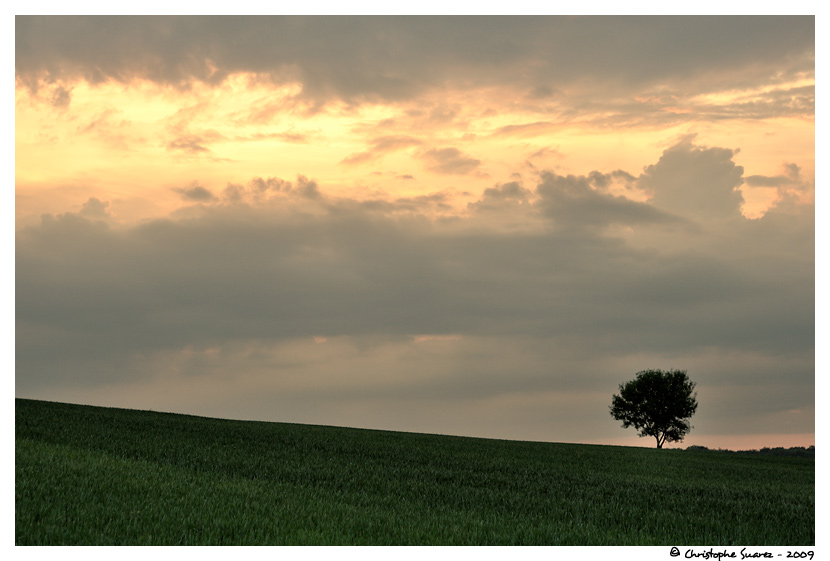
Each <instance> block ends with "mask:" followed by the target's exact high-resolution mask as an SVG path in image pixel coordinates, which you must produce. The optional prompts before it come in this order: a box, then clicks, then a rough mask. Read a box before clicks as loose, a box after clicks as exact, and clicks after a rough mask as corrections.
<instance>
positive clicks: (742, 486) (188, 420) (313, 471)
mask: <svg viewBox="0 0 830 561" xmlns="http://www.w3.org/2000/svg"><path fill="white" fill-rule="evenodd" d="M814 489H815V461H814V460H813V459H810V458H794V457H771V456H760V455H745V454H727V453H718V452H712V451H689V450H685V451H684V450H657V449H649V448H631V447H617V446H593V445H579V444H554V443H539V442H515V441H505V440H488V439H477V438H461V437H451V436H436V435H426V434H412V433H398V432H386V431H375V430H360V429H347V428H336V427H323V426H310V425H294V424H283V423H262V422H250V421H229V420H219V419H208V418H201V417H191V416H186V415H174V414H166V413H154V412H145V411H132V410H123V409H109V408H101V407H89V406H79V405H69V404H61V403H50V402H42V401H33V400H23V399H17V400H15V542H16V544H17V545H38V544H41V545H46V544H54V545H59V544H64V545H69V544H79V545H81V544H82V545H97V544H101V545H115V544H125V545H126V544H130V545H153V544H156V545H220V544H226V545H245V544H257V545H303V544H317V545H321V544H332V545H336V544H344V545H345V544H356V545H360V544H367V545H369V544H373V545H397V544H401V545H428V544H437V545H522V544H528V545H530V544H533V545H678V544H681V545H813V544H814V543H815V494H814V493H815V491H814Z"/></svg>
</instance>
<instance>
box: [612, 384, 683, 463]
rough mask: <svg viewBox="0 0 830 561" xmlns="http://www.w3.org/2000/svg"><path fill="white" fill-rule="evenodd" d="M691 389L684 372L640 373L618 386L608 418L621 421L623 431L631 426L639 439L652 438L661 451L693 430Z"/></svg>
mask: <svg viewBox="0 0 830 561" xmlns="http://www.w3.org/2000/svg"><path fill="white" fill-rule="evenodd" d="M694 389H695V383H694V382H692V381H691V380H689V377H688V376H687V375H686V371H685V370H671V371H669V372H663V371H662V370H643V371H642V372H638V373H637V377H636V378H634V379H633V380H631V381H630V382H626V383H625V384H621V385H620V395H614V398H613V400H612V402H611V416H613V417H614V418H615V419H617V420H618V421H622V422H623V424H622V426H623V428H626V429H627V428H628V427H630V426H633V427H634V428H635V429H637V430H638V431H639V432H640V436H641V437H642V436H653V437H654V438H656V439H657V447H658V448H662V447H663V444H665V443H666V442H680V441H681V440H683V437H684V436H686V433H688V432H689V431H690V430H692V425H690V424H689V419H690V418H691V417H692V415H694V414H695V410H697V399H696V398H697V393H695V394H694V395H693V394H692V391H694Z"/></svg>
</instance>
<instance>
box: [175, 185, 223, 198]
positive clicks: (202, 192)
mask: <svg viewBox="0 0 830 561" xmlns="http://www.w3.org/2000/svg"><path fill="white" fill-rule="evenodd" d="M173 191H175V192H177V193H179V194H181V196H182V198H183V199H185V200H188V201H194V202H209V201H213V200H215V199H216V197H214V196H213V193H211V192H210V190H208V189H205V188H204V187H202V186H201V185H198V184H196V183H195V182H194V183H193V184H192V185H191V186H190V187H188V188H183V187H176V188H174V189H173Z"/></svg>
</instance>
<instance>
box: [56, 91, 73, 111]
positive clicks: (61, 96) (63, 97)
mask: <svg viewBox="0 0 830 561" xmlns="http://www.w3.org/2000/svg"><path fill="white" fill-rule="evenodd" d="M71 100H72V96H71V95H70V90H67V89H66V88H64V87H63V86H57V87H56V88H55V91H54V92H53V93H52V105H53V106H55V107H59V108H63V109H65V108H67V107H69V102H70V101H71Z"/></svg>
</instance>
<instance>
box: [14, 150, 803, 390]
mask: <svg viewBox="0 0 830 561" xmlns="http://www.w3.org/2000/svg"><path fill="white" fill-rule="evenodd" d="M729 154H731V152H730V151H728V150H723V149H719V148H707V149H704V148H700V147H697V146H695V145H693V144H691V143H689V142H685V143H681V144H679V145H677V146H674V147H671V148H669V149H667V150H666V152H665V153H664V155H663V158H661V160H660V163H658V164H656V165H655V166H651V167H649V168H647V170H646V172H645V173H644V174H643V175H642V176H640V177H639V178H638V181H646V182H647V183H648V185H649V187H650V188H652V189H653V190H654V192H655V194H656V193H659V192H660V191H661V190H662V189H666V190H667V191H668V192H669V193H670V194H671V196H677V195H676V193H675V190H676V189H677V186H678V184H681V183H682V184H685V182H688V181H689V179H688V178H687V177H686V174H687V173H688V172H689V168H688V166H687V165H686V164H687V161H688V160H690V159H691V160H694V161H695V162H697V165H698V166H699V168H698V171H697V174H696V175H694V177H697V178H700V179H705V180H706V181H708V182H710V183H707V184H706V185H705V186H697V187H698V188H699V189H704V190H711V191H714V196H713V199H714V201H717V202H720V204H721V205H723V207H724V208H711V207H709V206H703V207H700V208H696V209H695V214H694V216H693V217H692V218H693V219H695V220H700V219H701V214H700V213H701V212H710V213H711V216H713V217H715V218H718V217H721V216H722V215H723V214H724V213H727V214H728V213H731V212H732V211H733V210H734V208H733V207H734V203H735V201H734V199H733V198H730V197H723V196H718V195H717V192H718V191H719V190H722V189H726V187H728V186H731V185H733V184H735V183H736V182H739V180H740V173H739V171H738V173H737V175H735V173H736V170H738V169H739V168H736V167H734V166H730V165H728V164H729V162H730V161H731V160H730V159H729ZM657 167H659V170H657V171H655V169H656V168H657ZM672 172H673V173H672ZM615 179H616V180H630V176H629V175H628V174H625V173H624V172H617V174H616V176H613V174H601V173H595V174H589V175H588V176H559V175H556V174H554V173H552V172H548V173H544V174H542V175H541V177H540V181H539V183H538V185H537V186H536V188H535V191H534V190H531V189H528V188H525V187H523V186H522V185H521V184H519V183H517V182H511V183H507V184H503V185H497V186H495V187H493V188H491V189H488V190H487V191H486V192H485V193H484V194H483V196H482V198H481V199H480V200H479V201H478V202H477V203H475V204H473V205H471V209H470V210H471V213H472V214H471V217H470V218H469V219H456V220H454V221H440V220H439V221H431V220H428V219H427V218H426V217H425V215H424V214H422V212H426V211H427V210H428V209H430V208H438V207H440V206H441V205H443V204H445V203H446V202H447V200H448V199H447V195H445V194H434V195H430V196H427V197H421V198H418V197H415V198H408V199H407V198H400V199H397V200H390V201H377V202H375V203H374V204H371V202H366V201H363V202H361V201H354V200H350V199H332V198H329V197H326V196H325V195H324V194H323V193H322V192H321V191H320V189H319V187H318V185H317V184H316V183H315V182H314V181H313V180H310V179H308V178H306V177H304V176H298V178H297V180H296V182H293V183H292V182H288V181H285V180H281V179H278V178H269V179H267V180H266V179H262V178H256V179H254V180H252V181H250V182H249V183H248V184H247V185H246V186H241V185H236V186H229V187H228V190H226V192H225V193H224V194H223V201H224V202H219V201H213V202H212V203H211V204H207V205H200V206H197V207H192V209H193V212H190V213H188V214H185V215H181V216H180V217H171V218H168V219H157V220H153V221H149V222H145V223H142V224H139V225H136V226H132V227H128V228H116V227H114V226H110V225H108V224H107V223H106V222H105V221H102V220H98V218H103V217H105V212H106V207H107V205H106V202H101V201H100V200H97V199H90V200H89V201H88V202H87V203H86V204H85V205H84V207H83V210H82V211H81V213H77V214H76V213H65V214H59V215H45V216H44V217H43V219H42V221H41V223H40V224H39V225H36V226H31V227H27V228H23V229H21V230H20V232H19V233H18V235H17V236H16V240H15V241H16V254H15V259H16V262H15V275H16V287H17V289H16V310H15V311H16V361H17V364H16V367H17V384H18V388H21V389H23V388H36V387H39V386H42V385H44V384H69V385H72V384H76V385H78V384H80V385H83V384H88V383H99V382H102V381H105V380H114V379H115V378H117V377H119V376H126V375H133V374H123V370H122V369H119V368H116V367H115V365H117V364H134V363H136V361H138V362H141V361H143V360H149V359H148V358H147V357H152V356H155V355H156V354H158V353H162V352H174V351H177V350H180V349H183V348H189V347H193V348H196V349H205V348H209V347H211V346H214V345H233V344H239V345H242V344H243V343H245V342H254V341H258V342H261V344H266V343H268V342H271V343H272V344H275V342H279V341H291V340H296V339H298V338H311V337H340V336H345V337H354V338H361V337H363V338H372V337H375V338H377V337H382V338H389V337H393V338H394V337H411V336H412V335H414V334H419V333H431V334H457V335H460V336H469V337H477V338H491V340H504V341H507V340H509V339H510V338H521V339H524V340H528V341H535V340H538V341H543V340H545V338H548V339H550V338H553V339H554V340H557V341H560V343H561V344H563V345H565V346H566V347H568V348H569V349H571V351H572V352H582V353H590V355H591V356H592V357H594V359H596V360H598V359H599V358H601V357H606V358H608V357H612V356H626V355H631V354H636V353H644V352H652V353H688V352H691V351H692V350H694V349H721V350H722V351H723V352H726V353H729V352H743V353H761V354H763V355H769V356H781V357H787V356H804V355H805V353H806V354H807V355H809V353H811V352H812V349H813V340H814V311H813V307H814V297H813V295H814V288H815V287H814V280H813V278H814V275H813V273H814V269H813V249H814V247H813V245H812V243H811V241H810V240H811V238H812V233H813V222H812V221H811V220H810V218H811V217H812V214H811V212H812V211H811V209H809V208H807V209H806V210H801V211H799V210H798V209H797V208H795V207H781V208H780V209H773V211H771V212H770V213H768V215H767V216H765V217H764V218H761V219H759V220H753V221H749V220H745V219H742V220H735V221H732V222H728V223H726V226H724V227H728V230H722V229H721V230H717V229H715V230H711V229H710V230H705V229H702V230H694V229H690V228H688V226H687V223H686V221H685V220H684V219H681V218H677V217H676V216H673V215H670V214H667V213H666V212H665V211H661V210H659V209H657V208H656V207H652V206H650V205H648V204H646V203H636V202H633V201H628V200H626V199H623V198H621V197H616V196H611V195H610V194H608V193H607V192H605V189H606V187H604V185H605V183H606V182H607V181H612V180H615ZM713 186H714V187H713ZM194 189H195V187H194ZM695 192H696V193H697V191H695ZM193 193H195V191H193ZM257 193H260V194H261V195H260V196H257ZM231 195H234V196H231ZM266 195H268V196H267V197H266ZM671 196H670V197H669V199H668V200H669V201H671V200H673V199H672V198H671ZM243 203H244V204H243ZM511 209H513V210H515V209H520V211H521V212H523V213H526V214H525V215H524V216H525V217H526V218H527V219H532V220H539V221H541V223H542V224H548V225H549V226H550V227H547V228H540V229H537V230H532V231H520V232H514V233H508V234H504V233H499V232H495V231H493V226H490V227H488V226H486V224H495V223H496V221H493V220H491V219H492V218H493V217H494V216H497V214H498V213H499V212H508V211H511ZM482 212H487V213H488V215H487V216H488V217H489V218H488V219H487V220H486V221H485V222H484V223H483V224H485V227H478V228H477V229H476V228H473V229H470V228H467V224H466V222H467V221H471V223H476V224H479V223H478V222H475V220H476V216H478V215H480V214H481V213H482ZM805 212H806V214H805ZM794 213H795V214H794ZM563 222H564V223H565V224H566V225H567V226H568V227H567V228H561V227H557V226H561V224H562V223H563ZM612 224H622V225H626V226H628V227H630V228H632V229H633V232H634V233H635V234H636V233H637V232H642V233H643V237H641V238H636V237H634V238H632V239H631V240H630V241H626V239H624V238H620V237H617V234H614V233H611V232H606V231H605V230H604V229H603V227H604V226H607V225H612ZM488 228H489V229H488ZM654 229H657V230H654ZM655 233H657V234H659V235H655ZM672 235H673V236H676V237H678V239H683V240H685V244H686V245H685V246H684V245H682V244H680V245H678V244H675V243H674V242H672V241H669V242H666V241H665V240H666V239H669V238H670V237H671V236H672ZM540 345H542V343H540ZM479 350H480V349H479ZM471 352H472V350H471ZM543 354H544V353H542V354H539V355H538V356H542V355H543ZM534 356H537V355H534ZM142 357H143V358H142ZM240 360H241V359H240ZM246 360H247V359H246ZM539 360H541V359H539ZM238 364H239V367H240V368H241V367H242V365H243V362H240V363H238ZM534 368H535V369H532V370H533V371H534V372H541V371H542V370H544V368H543V365H542V364H541V363H540V364H538V365H537V366H536V367H534ZM151 370H152V369H151ZM130 372H133V370H130ZM58 373H59V374H58ZM807 374H810V375H811V373H810V372H802V371H799V374H798V376H799V377H800V378H799V380H801V377H803V376H806V375H807ZM134 375H136V376H148V375H151V373H150V371H149V370H146V369H145V370H140V369H138V370H136V371H135V372H134ZM56 376H60V380H58V378H56ZM494 376H495V374H494ZM801 381H803V380H801ZM419 383H426V382H419ZM540 383H541V382H540ZM799 383H801V382H799ZM494 391H495V390H494Z"/></svg>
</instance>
